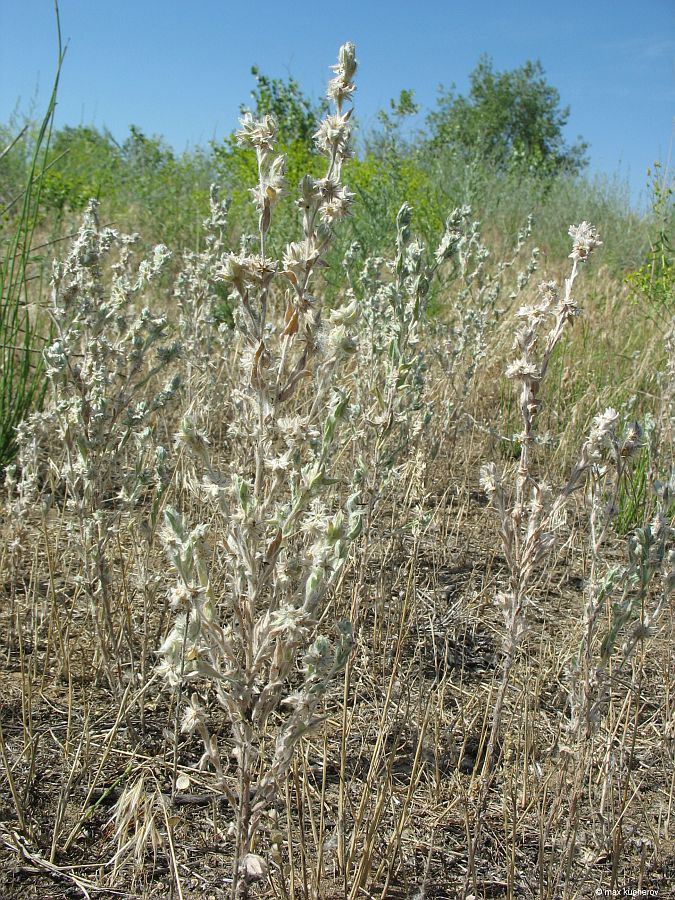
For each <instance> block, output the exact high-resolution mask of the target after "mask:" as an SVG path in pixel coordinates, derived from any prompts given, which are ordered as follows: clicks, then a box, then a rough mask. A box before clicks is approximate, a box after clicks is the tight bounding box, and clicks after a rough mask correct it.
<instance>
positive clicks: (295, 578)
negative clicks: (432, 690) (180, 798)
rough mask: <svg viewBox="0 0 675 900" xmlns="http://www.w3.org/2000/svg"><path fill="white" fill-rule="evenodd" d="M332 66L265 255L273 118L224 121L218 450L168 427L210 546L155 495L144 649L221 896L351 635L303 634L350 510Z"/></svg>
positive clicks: (343, 132)
mask: <svg viewBox="0 0 675 900" xmlns="http://www.w3.org/2000/svg"><path fill="white" fill-rule="evenodd" d="M333 70H334V72H335V77H334V78H333V79H332V80H331V81H330V83H329V86H328V97H329V100H331V101H332V103H333V104H334V111H333V112H332V113H330V114H328V115H327V116H326V118H325V119H324V120H323V121H322V122H321V124H320V126H319V129H318V131H317V134H316V136H315V139H316V144H317V147H318V149H319V151H320V152H321V153H322V154H324V156H325V157H326V158H327V172H326V175H325V176H324V177H323V178H319V179H314V178H310V177H309V176H306V177H305V178H303V180H302V181H301V183H300V189H299V198H298V200H297V206H298V208H299V209H300V211H301V216H302V229H303V238H302V240H300V241H298V242H293V243H290V244H288V245H287V247H286V249H285V251H284V254H283V259H282V261H281V264H279V262H278V261H277V260H274V259H271V258H270V257H268V256H267V246H268V232H269V228H270V225H271V221H272V211H273V208H274V205H275V203H276V201H277V199H278V198H279V196H280V195H281V192H282V191H283V190H285V183H284V167H285V163H284V158H283V157H282V156H276V155H275V153H274V147H275V132H276V124H275V122H274V120H273V118H272V117H271V116H265V117H264V118H263V119H261V120H256V119H254V118H253V117H252V116H251V115H250V114H246V115H245V116H244V117H243V119H242V123H241V130H240V132H239V135H238V139H239V141H240V143H242V144H243V145H245V146H249V147H252V148H253V149H254V150H255V152H256V158H257V163H258V184H257V186H256V187H255V188H253V189H252V196H253V201H254V203H255V205H256V208H257V210H258V216H259V234H258V240H257V247H254V246H253V244H252V241H251V240H246V241H244V243H243V245H242V249H241V250H240V251H239V252H238V253H229V254H227V255H226V256H225V257H224V259H223V265H222V270H221V277H222V279H223V280H224V282H225V283H227V284H228V285H229V286H230V300H231V302H232V305H233V308H234V316H235V327H236V331H237V334H238V336H239V340H240V343H241V349H240V351H239V357H238V358H239V367H238V370H237V372H236V374H235V376H234V378H235V384H234V387H233V389H232V393H231V398H230V402H229V408H228V413H227V419H228V422H229V430H228V434H227V437H226V454H225V455H226V463H225V465H224V466H223V465H222V464H220V463H219V462H218V459H217V455H216V453H215V452H214V448H213V447H212V445H211V444H210V439H209V437H208V435H207V434H205V433H204V431H203V430H202V428H201V425H200V423H199V422H198V421H197V420H196V418H195V416H194V415H193V416H192V417H188V418H186V419H185V420H184V422H183V424H182V426H181V430H180V432H179V433H178V435H177V444H178V446H179V447H181V448H182V449H183V450H184V451H185V452H187V453H189V454H190V456H191V457H192V459H193V461H194V465H195V469H196V472H197V473H200V474H201V484H202V488H201V490H202V494H203V496H204V498H205V499H207V501H209V502H210V503H212V505H213V509H214V512H215V513H216V514H217V516H218V517H220V522H221V525H222V531H221V529H216V528H213V529H212V531H211V533H212V534H213V538H212V541H213V544H214V546H213V550H212V551H208V552H207V549H206V548H207V543H206V540H207V534H208V533H209V529H208V528H207V526H206V525H198V526H197V527H195V528H190V527H188V526H187V525H186V524H185V521H184V518H183V517H182V516H181V515H179V513H178V512H176V511H175V510H173V509H168V510H167V512H166V529H165V543H166V547H167V551H168V555H169V558H170V559H171V562H172V564H173V566H174V569H175V571H176V574H177V582H176V586H175V588H174V589H173V590H172V594H171V597H172V601H173V605H174V607H175V608H176V609H177V613H178V614H177V617H176V620H175V624H174V627H173V629H172V630H171V632H170V634H169V635H168V636H167V638H166V640H165V641H164V644H163V646H162V647H161V650H160V655H161V664H160V672H161V673H162V674H163V676H164V678H165V679H166V682H167V684H168V685H169V686H171V687H173V688H174V689H176V690H177V691H178V693H179V697H180V698H182V697H183V691H184V689H185V687H187V686H189V687H190V688H191V694H190V697H189V701H188V703H187V705H185V708H184V712H183V713H182V721H181V731H182V732H183V733H184V734H192V733H195V734H197V735H198V736H199V737H200V738H201V741H202V744H203V748H204V752H203V755H202V758H201V761H200V766H201V767H202V768H209V769H212V770H213V771H214V772H215V773H216V777H217V780H218V781H219V783H220V786H221V788H222V790H223V792H224V794H225V796H226V797H227V799H228V801H229V802H230V805H231V807H232V811H233V813H234V815H235V821H234V823H233V833H234V836H235V848H236V849H235V856H234V886H233V897H234V896H237V897H244V896H246V895H247V892H248V887H249V885H250V883H251V882H253V881H255V880H257V879H258V878H260V877H262V876H263V875H264V872H265V870H266V863H265V861H264V859H263V858H262V857H261V856H260V855H259V854H257V853H254V852H253V851H254V840H255V835H256V831H257V829H258V826H259V823H260V820H261V817H262V816H263V814H264V813H265V812H266V811H267V810H268V809H269V808H270V806H271V805H272V804H273V802H274V800H275V798H276V796H277V793H278V790H279V786H280V784H282V783H283V778H284V776H285V774H286V772H287V771H288V768H289V766H290V764H291V761H292V756H293V751H294V748H295V746H296V745H297V743H298V741H299V740H300V739H301V738H302V736H303V735H304V734H306V733H307V732H308V731H309V730H310V729H311V728H312V727H314V726H315V725H316V724H317V722H318V721H320V719H319V717H318V715H317V713H318V709H319V706H320V705H321V703H322V698H323V697H324V696H325V694H326V691H327V689H328V686H329V684H330V681H331V679H332V678H333V677H334V676H335V675H336V674H337V673H338V672H339V671H340V670H341V669H342V668H343V667H344V665H345V664H346V661H347V658H348V655H349V652H350V650H351V646H352V633H351V626H350V625H349V624H348V623H338V624H337V626H336V628H335V638H334V640H332V641H331V640H329V638H327V637H325V636H324V635H322V634H319V635H317V625H318V623H319V621H320V619H321V618H322V616H324V614H325V612H326V610H325V601H326V599H327V597H328V594H329V591H330V589H331V588H332V587H333V586H334V585H335V583H336V581H337V579H338V577H339V574H340V572H341V570H342V568H343V566H344V563H345V560H346V558H347V552H348V548H349V544H350V541H352V540H353V539H354V538H355V537H356V536H357V534H358V532H359V530H360V521H361V517H360V511H359V486H358V485H359V481H360V478H361V476H360V473H358V472H357V473H355V474H353V476H352V477H353V481H352V485H351V487H350V486H349V482H348V481H347V482H346V483H344V482H343V481H342V480H340V479H339V478H338V477H337V474H338V473H337V468H336V462H335V458H336V455H337V453H338V452H339V450H340V447H341V445H342V443H343V441H344V439H343V438H341V437H340V426H341V423H342V422H343V421H344V419H345V417H346V416H347V410H348V393H349V378H348V376H347V375H346V374H345V372H344V362H345V360H346V359H348V358H349V357H350V356H351V354H352V353H353V351H354V342H353V339H352V337H351V334H350V327H351V325H352V324H353V322H354V321H355V320H356V318H357V316H358V309H357V308H356V307H355V306H354V305H353V304H348V305H347V306H346V307H344V308H341V309H336V310H334V311H333V312H332V313H331V316H330V318H329V321H328V322H325V321H323V318H322V307H321V303H320V301H319V299H318V297H317V295H316V294H315V293H314V291H315V288H314V284H315V283H316V272H317V270H318V269H319V268H320V267H321V266H323V265H324V256H325V253H326V250H327V248H328V246H329V245H330V243H331V240H332V237H333V227H334V225H335V224H336V222H337V221H338V220H339V219H340V218H341V217H342V216H344V215H345V214H346V213H347V212H348V210H349V206H350V203H351V199H352V198H351V194H350V193H349V191H348V190H347V189H346V188H345V186H344V185H343V184H342V181H341V175H342V165H343V162H344V160H345V159H346V157H347V156H348V153H349V138H350V125H349V120H350V116H351V108H346V104H347V102H348V101H349V100H350V99H351V96H352V93H353V91H354V83H353V76H354V73H355V71H356V57H355V50H354V46H353V45H352V44H350V43H348V44H345V45H344V46H343V47H341V49H340V52H339V57H338V62H337V65H336V66H334V67H333ZM317 286H318V285H317ZM348 495H349V497H348V499H347V496H348ZM341 498H342V500H343V501H344V503H341V502H340V501H341ZM221 534H222V537H221ZM214 701H215V703H216V704H217V705H218V706H219V707H220V708H221V709H222V710H224V711H225V713H226V715H227V719H228V720H229V725H230V729H231V737H230V741H227V742H222V743H225V748H224V747H223V746H221V741H220V740H219V735H218V734H217V733H215V732H214V727H213V723H212V720H211V716H210V712H209V707H210V706H211V705H212V703H213V702H214ZM181 703H182V699H181ZM223 749H225V750H226V755H225V757H223V755H222V753H223ZM227 755H230V756H231V757H232V758H233V759H234V760H235V761H236V768H237V788H233V787H231V786H230V784H229V782H228V767H229V764H228V761H227Z"/></svg>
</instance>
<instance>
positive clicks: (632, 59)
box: [0, 0, 675, 201]
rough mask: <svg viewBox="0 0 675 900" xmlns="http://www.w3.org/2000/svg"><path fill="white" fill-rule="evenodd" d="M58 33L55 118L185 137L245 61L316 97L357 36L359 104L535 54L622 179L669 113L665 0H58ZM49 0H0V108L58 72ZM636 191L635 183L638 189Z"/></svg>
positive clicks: (239, 90)
mask: <svg viewBox="0 0 675 900" xmlns="http://www.w3.org/2000/svg"><path fill="white" fill-rule="evenodd" d="M59 5H60V11H61V27H62V33H63V37H64V40H65V41H66V42H67V44H68V50H67V53H66V59H65V64H64V68H63V73H62V81H61V87H60V92H59V106H58V113H57V125H65V124H69V125H77V124H94V125H96V126H98V127H107V128H109V129H110V130H111V131H112V133H113V134H114V135H115V136H116V137H118V138H123V137H124V136H125V135H126V134H127V132H128V126H129V125H130V124H132V123H133V124H136V125H138V126H139V127H140V128H141V129H143V130H144V131H145V132H146V133H149V134H161V135H163V136H164V137H165V138H166V139H167V140H168V141H169V142H170V143H171V144H172V145H173V146H174V147H176V148H177V149H179V150H182V149H184V148H185V147H186V146H195V145H197V144H205V143H206V142H208V141H209V140H211V139H213V138H219V137H222V136H223V135H224V134H226V133H228V132H229V131H231V130H232V128H233V127H235V125H236V122H237V117H238V112H239V106H240V104H241V103H242V102H246V101H247V100H248V99H249V97H250V91H251V88H252V87H253V79H252V77H251V75H250V68H251V65H253V64H255V65H257V66H258V67H259V68H260V70H261V71H262V72H264V73H265V74H267V75H270V76H277V77H286V76H288V75H292V76H293V77H294V78H296V79H297V80H298V81H299V82H300V84H301V86H302V88H303V90H304V91H305V92H306V93H307V94H309V95H310V96H314V97H318V96H319V95H320V94H321V93H322V91H323V88H324V85H325V82H326V79H327V78H328V77H329V71H328V66H329V65H330V64H331V63H332V62H333V60H334V57H335V54H336V51H337V48H338V46H339V45H340V44H341V43H343V42H344V41H346V40H352V41H354V42H355V43H356V45H357V52H358V58H359V62H360V68H359V73H358V78H357V81H358V92H357V95H356V112H357V114H358V117H359V121H360V122H361V124H362V125H363V126H366V127H367V126H369V125H374V124H375V122H376V114H377V110H378V109H381V108H383V107H386V106H387V105H388V103H389V100H390V98H392V97H397V96H398V94H399V92H400V91H401V89H403V88H407V89H408V88H410V89H413V90H414V92H415V98H416V100H417V101H418V102H419V103H420V104H422V106H423V108H425V109H430V108H433V106H434V104H435V100H436V96H437V88H438V86H439V85H440V84H443V85H450V84H452V83H455V85H456V86H457V89H458V90H459V92H464V91H465V90H466V89H467V87H468V76H469V73H470V72H471V70H472V69H473V68H474V67H475V65H476V63H477V61H478V58H479V57H480V55H481V54H482V53H487V54H489V55H490V56H491V57H492V58H493V61H494V65H495V68H496V69H498V70H503V69H511V68H515V67H516V66H519V65H521V64H522V63H523V62H525V60H527V59H539V60H541V62H542V64H543V66H544V69H545V71H546V76H547V78H548V81H549V82H550V83H551V84H553V85H554V86H555V87H556V88H557V89H558V90H559V92H560V94H561V99H562V102H563V104H564V105H569V106H570V107H571V116H570V119H569V123H568V127H567V132H566V137H567V139H568V140H569V141H570V142H572V141H574V140H575V138H576V137H577V136H578V135H581V136H582V137H583V138H585V139H586V140H587V141H588V142H589V144H590V158H591V172H592V173H604V174H607V175H609V176H617V175H618V176H619V177H621V178H624V179H627V180H628V182H629V184H630V188H631V192H632V196H633V198H634V200H635V201H638V200H639V199H640V195H641V194H642V195H644V194H645V188H646V169H647V167H648V166H650V165H651V163H652V162H653V161H654V160H655V159H660V160H662V161H663V162H664V164H665V163H666V162H667V161H668V159H669V156H670V150H671V142H672V139H673V117H674V115H675V2H673V0H641V2H639V3H636V2H635V0H592V2H586V3H563V2H559V0H558V2H546V0H539V2H536V3H535V2H530V0H521V2H507V0H501V2H498V0H491V2H481V0H476V2H473V3H470V2H466V0H461V2H453V0H445V2H440V0H412V2H406V3H404V2H400V0H389V2H370V0H361V2H352V0H336V2H335V3H334V4H332V5H331V4H328V3H326V2H325V0H323V2H316V0H314V2H306V0H295V2H281V0H277V2H270V0H248V2H246V0H240V2H236V0H235V2H230V0H220V2H217V0H182V2H181V0H115V2H103V0H61V2H60V4H59ZM55 44H56V41H55V27H54V11H53V0H0V121H3V122H6V121H7V120H8V119H9V117H10V115H11V114H12V112H13V110H14V109H16V108H17V105H18V108H19V109H20V110H22V111H24V112H26V111H30V110H31V109H34V110H35V111H36V112H39V111H40V110H41V109H42V108H43V107H44V104H45V102H46V100H47V96H48V93H49V89H50V87H51V80H52V77H53V70H54V60H55V55H56V50H55ZM643 199H644V196H643Z"/></svg>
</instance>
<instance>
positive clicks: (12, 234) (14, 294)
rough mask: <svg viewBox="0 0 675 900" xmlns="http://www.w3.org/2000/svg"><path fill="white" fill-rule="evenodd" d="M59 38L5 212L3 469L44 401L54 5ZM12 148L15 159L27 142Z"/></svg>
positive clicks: (0, 268) (0, 398)
mask: <svg viewBox="0 0 675 900" xmlns="http://www.w3.org/2000/svg"><path fill="white" fill-rule="evenodd" d="M55 11H56V28H57V38H58V56H57V65H56V74H55V76H54V84H53V87H52V92H51V96H50V99H49V104H48V106H47V111H46V113H45V115H44V118H43V119H42V122H41V124H40V127H39V129H38V132H37V136H36V138H35V141H34V144H33V147H32V154H31V157H30V161H29V165H28V169H27V173H26V178H25V184H24V185H23V186H22V187H21V189H20V190H19V191H18V193H17V194H16V195H15V196H14V197H13V198H12V199H10V200H9V201H8V203H7V204H6V205H5V208H4V209H3V210H2V219H3V220H4V224H3V232H4V233H3V234H2V257H1V259H0V297H1V298H2V303H1V305H0V468H1V469H4V468H5V467H6V466H7V465H8V464H9V463H10V462H11V461H12V459H13V458H14V455H15V452H16V427H17V425H19V424H20V422H21V421H22V420H23V419H24V418H25V416H26V415H27V414H28V413H29V412H30V410H31V409H32V408H33V407H34V406H35V405H36V404H37V403H39V402H40V399H41V397H42V395H43V393H44V380H43V371H42V366H43V364H42V354H41V348H42V343H43V341H42V339H41V337H40V333H39V327H40V326H39V322H38V317H37V316H36V315H32V314H31V305H32V304H34V302H35V295H36V293H38V294H39V291H36V289H35V284H39V282H40V280H41V274H42V273H41V271H40V263H41V257H39V256H38V254H37V253H36V251H35V250H34V249H33V239H34V236H35V227H36V223H37V221H38V218H39V214H40V204H41V195H42V189H43V185H44V179H45V174H46V171H47V158H48V157H47V154H48V150H49V144H50V141H51V138H52V132H53V121H54V111H55V109H56V96H57V91H58V84H59V77H60V73H61V65H62V62H63V56H64V50H63V47H62V44H61V29H60V24H59V11H58V5H55ZM18 137H19V140H18V141H15V142H14V143H13V144H10V145H9V146H8V147H7V148H6V150H4V151H3V156H5V155H9V154H11V153H12V152H13V151H14V150H15V149H16V148H17V146H18V144H19V142H20V141H21V140H23V139H24V137H25V132H24V133H23V134H22V135H19V136H18Z"/></svg>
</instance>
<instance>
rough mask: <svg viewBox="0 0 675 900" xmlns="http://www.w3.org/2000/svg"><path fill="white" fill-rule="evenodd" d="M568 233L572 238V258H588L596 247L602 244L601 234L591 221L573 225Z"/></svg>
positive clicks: (582, 259) (583, 259)
mask: <svg viewBox="0 0 675 900" xmlns="http://www.w3.org/2000/svg"><path fill="white" fill-rule="evenodd" d="M568 234H569V236H570V237H571V238H572V252H571V253H570V259H578V260H581V261H582V262H583V261H585V260H587V259H588V257H589V256H590V255H591V252H592V251H593V250H594V249H595V248H596V247H601V246H602V241H601V240H600V235H599V234H598V231H597V229H596V228H595V227H594V226H593V225H591V224H590V222H582V223H581V224H580V225H571V226H570V229H569V232H568Z"/></svg>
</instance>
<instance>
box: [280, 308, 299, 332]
mask: <svg viewBox="0 0 675 900" xmlns="http://www.w3.org/2000/svg"><path fill="white" fill-rule="evenodd" d="M289 310H290V312H291V315H290V317H289V315H288V313H289ZM299 322H300V316H299V315H298V311H297V309H294V308H293V306H291V305H290V304H289V306H288V309H287V310H286V327H285V328H284V330H283V331H282V334H283V335H284V337H291V335H294V334H297V333H298V324H299Z"/></svg>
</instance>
